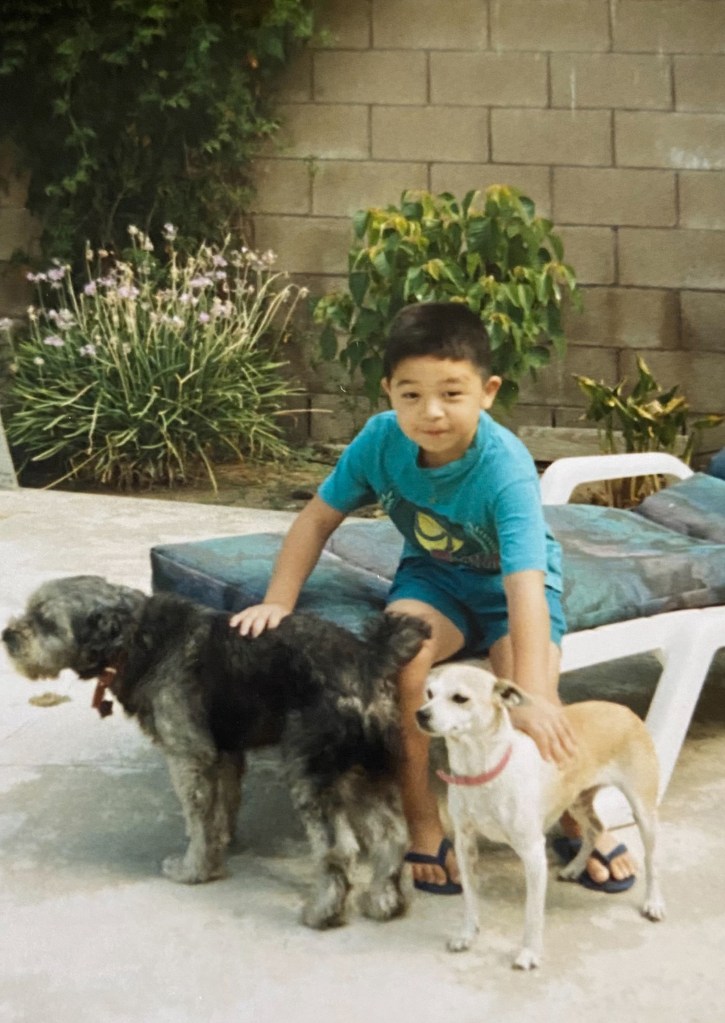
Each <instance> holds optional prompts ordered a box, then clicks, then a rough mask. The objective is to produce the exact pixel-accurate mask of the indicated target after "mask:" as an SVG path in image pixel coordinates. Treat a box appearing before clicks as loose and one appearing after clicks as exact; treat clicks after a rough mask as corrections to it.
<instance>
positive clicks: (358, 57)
mask: <svg viewBox="0 0 725 1023" xmlns="http://www.w3.org/2000/svg"><path fill="white" fill-rule="evenodd" d="M313 80H314V97H315V99H316V100H318V101H322V102H332V103H388V102H390V99H391V97H393V98H394V99H395V102H396V103H401V104H402V103H417V104H422V103H425V102H426V100H427V98H428V67H427V59H426V55H425V54H424V53H423V52H421V51H415V50H358V51H356V50H330V51H327V50H320V51H318V52H317V53H316V54H315V56H314V79H313Z"/></svg>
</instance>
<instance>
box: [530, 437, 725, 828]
mask: <svg viewBox="0 0 725 1023" xmlns="http://www.w3.org/2000/svg"><path fill="white" fill-rule="evenodd" d="M655 474H661V475H665V476H674V477H676V478H677V479H680V480H685V479H688V478H689V477H691V476H692V475H693V472H692V470H691V469H690V468H689V467H688V466H687V465H685V464H684V462H681V461H680V460H679V459H678V458H675V457H674V456H673V455H667V454H664V453H659V452H650V453H644V454H621V455H590V456H584V457H580V458H562V459H559V460H558V461H556V462H554V463H552V465H550V466H549V467H548V469H546V471H545V472H544V474H543V476H542V479H541V494H542V500H543V503H544V504H545V505H561V504H566V503H567V502H568V501H569V499H570V497H571V495H572V493H573V492H574V490H575V489H576V487H577V486H579V485H581V484H586V483H595V482H598V481H602V480H611V479H625V478H630V477H634V476H650V475H655ZM722 513H723V518H724V519H725V506H724V507H723V509H722ZM723 646H725V606H718V607H698V608H689V609H684V610H678V611H671V612H665V613H663V614H655V615H651V616H648V617H642V618H634V619H630V620H628V621H621V622H615V623H613V624H610V625H600V626H598V627H597V628H594V629H585V630H583V631H580V632H571V633H568V634H567V635H566V636H565V637H564V641H563V643H562V671H571V670H574V669H576V668H584V667H588V666H590V665H593V664H601V663H603V662H605V661H611V660H614V659H615V658H619V657H630V656H633V655H635V654H643V653H654V654H655V655H656V656H657V658H658V660H659V661H660V663H661V664H662V673H661V675H660V677H659V680H658V683H657V688H656V690H655V693H654V696H653V698H652V701H651V703H650V707H649V711H648V714H647V718H646V723H647V728H648V729H649V732H650V734H651V735H652V738H653V739H654V743H655V747H656V749H657V754H658V757H659V761H660V798H661V797H662V796H663V795H664V793H665V790H666V789H667V786H668V784H669V781H670V777H671V776H672V771H673V769H674V766H675V763H676V761H677V757H678V756H679V753H680V749H681V748H682V743H683V742H684V740H685V736H686V734H687V729H688V727H689V724H690V720H691V718H692V714H693V711H694V709H695V705H696V703H697V700H698V697H699V695H700V691H701V690H702V686H703V683H704V681H705V678H706V676H707V673H708V670H709V668H710V665H711V663H712V660H713V657H714V656H715V654H716V653H717V651H718V650H719V649H720V648H721V647H723ZM597 806H598V809H599V812H600V814H601V815H602V817H603V818H604V819H605V821H606V823H607V824H608V825H609V826H610V827H615V826H617V825H621V824H623V823H628V822H629V821H631V814H630V811H629V807H628V806H627V805H626V803H625V801H624V799H623V797H622V796H621V795H620V793H619V792H617V791H616V790H614V789H609V790H607V791H606V792H602V793H601V794H600V797H599V802H598V804H597Z"/></svg>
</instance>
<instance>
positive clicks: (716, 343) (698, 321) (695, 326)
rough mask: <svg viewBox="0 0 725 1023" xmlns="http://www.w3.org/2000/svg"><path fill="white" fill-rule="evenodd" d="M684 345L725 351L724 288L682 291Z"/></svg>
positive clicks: (706, 350) (695, 348) (690, 347)
mask: <svg viewBox="0 0 725 1023" xmlns="http://www.w3.org/2000/svg"><path fill="white" fill-rule="evenodd" d="M680 307H681V310H682V347H683V348H688V349H694V350H695V351H702V352H723V353H725V326H724V325H725V291H681V292H680Z"/></svg>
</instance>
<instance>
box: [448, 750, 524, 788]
mask: <svg viewBox="0 0 725 1023" xmlns="http://www.w3.org/2000/svg"><path fill="white" fill-rule="evenodd" d="M512 753H513V746H509V748H508V749H507V750H506V752H505V753H504V755H503V756H502V757H501V759H500V760H499V762H498V763H497V764H496V766H495V767H492V768H491V770H490V771H484V772H483V774H446V772H445V771H436V774H437V775H438V777H439V778H440V779H441V781H444V782H446V784H447V785H485V784H486V782H487V781H493V779H494V778H497V777H498V776H499V774H501V772H502V771H503V769H504V768H505V767H506V764H508V762H509V760H510V759H511V754H512Z"/></svg>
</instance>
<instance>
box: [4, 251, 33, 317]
mask: <svg viewBox="0 0 725 1023" xmlns="http://www.w3.org/2000/svg"><path fill="white" fill-rule="evenodd" d="M28 269H29V267H27V266H24V265H22V264H20V263H0V318H2V317H6V316H7V317H10V318H11V319H17V318H18V317H21V316H24V315H25V310H26V309H27V308H28V306H29V305H30V304H31V303H32V301H33V299H34V295H35V291H34V288H33V285H32V284H30V283H29V282H28V280H27V278H26V276H25V275H26V274H27V272H28Z"/></svg>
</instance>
